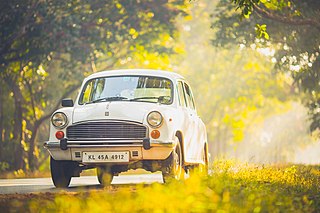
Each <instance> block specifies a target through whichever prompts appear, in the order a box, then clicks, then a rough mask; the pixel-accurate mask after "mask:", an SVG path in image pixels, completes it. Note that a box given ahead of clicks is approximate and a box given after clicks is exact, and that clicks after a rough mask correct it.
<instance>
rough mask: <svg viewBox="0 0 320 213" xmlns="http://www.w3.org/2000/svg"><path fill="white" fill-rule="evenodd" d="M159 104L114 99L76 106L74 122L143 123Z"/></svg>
mask: <svg viewBox="0 0 320 213" xmlns="http://www.w3.org/2000/svg"><path fill="white" fill-rule="evenodd" d="M159 107H160V105H159V104H155V103H146V102H127V101H113V102H102V103H92V104H87V105H81V106H76V107H75V108H74V111H73V119H72V123H78V122H83V121H92V120H105V119H110V120H112V119H113V120H127V121H134V122H139V123H143V120H144V118H145V116H146V114H147V113H149V112H150V111H152V110H156V109H157V108H159Z"/></svg>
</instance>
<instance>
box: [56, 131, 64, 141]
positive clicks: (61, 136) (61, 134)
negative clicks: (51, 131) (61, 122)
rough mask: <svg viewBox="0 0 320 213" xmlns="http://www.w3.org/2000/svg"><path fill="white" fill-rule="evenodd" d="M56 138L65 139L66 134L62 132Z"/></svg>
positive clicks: (57, 133)
mask: <svg viewBox="0 0 320 213" xmlns="http://www.w3.org/2000/svg"><path fill="white" fill-rule="evenodd" d="M56 138H57V139H59V140H60V139H62V138H64V132H62V131H58V132H56Z"/></svg>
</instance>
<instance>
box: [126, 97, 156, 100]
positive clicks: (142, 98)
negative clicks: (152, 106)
mask: <svg viewBox="0 0 320 213" xmlns="http://www.w3.org/2000/svg"><path fill="white" fill-rule="evenodd" d="M144 99H157V100H158V99H159V97H151V96H150V97H139V98H132V99H130V100H129V101H139V100H144Z"/></svg>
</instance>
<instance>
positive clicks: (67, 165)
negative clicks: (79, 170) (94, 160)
mask: <svg viewBox="0 0 320 213" xmlns="http://www.w3.org/2000/svg"><path fill="white" fill-rule="evenodd" d="M50 170H51V178H52V181H53V184H54V185H55V187H57V188H67V187H68V186H69V184H70V181H71V177H72V174H73V171H74V163H73V162H68V161H57V160H55V159H53V158H52V157H50Z"/></svg>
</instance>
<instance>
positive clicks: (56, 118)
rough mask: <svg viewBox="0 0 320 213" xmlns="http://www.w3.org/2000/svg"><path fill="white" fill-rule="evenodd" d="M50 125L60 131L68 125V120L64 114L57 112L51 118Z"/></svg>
mask: <svg viewBox="0 0 320 213" xmlns="http://www.w3.org/2000/svg"><path fill="white" fill-rule="evenodd" d="M51 123H52V125H53V126H55V127H57V128H59V129H62V128H64V127H65V126H66V125H67V124H68V118H67V116H66V115H65V114H64V113H62V112H57V113H55V114H54V115H53V116H52V118H51Z"/></svg>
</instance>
